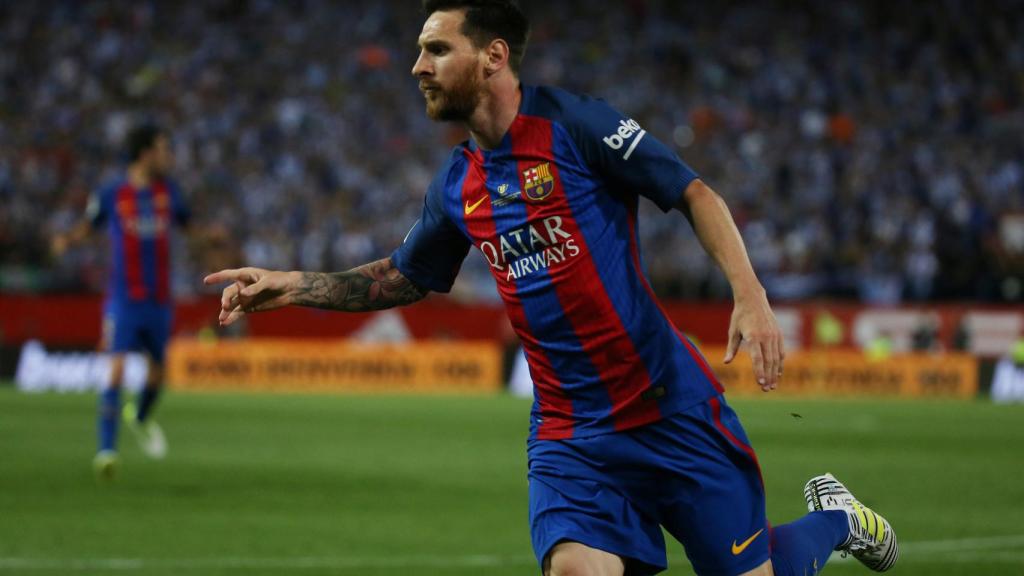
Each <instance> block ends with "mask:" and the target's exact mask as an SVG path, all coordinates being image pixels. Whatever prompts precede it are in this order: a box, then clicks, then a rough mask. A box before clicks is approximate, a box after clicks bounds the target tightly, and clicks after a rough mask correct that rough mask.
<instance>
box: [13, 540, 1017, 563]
mask: <svg viewBox="0 0 1024 576" xmlns="http://www.w3.org/2000/svg"><path fill="white" fill-rule="evenodd" d="M1020 545H1024V534H1014V535H1006V536H991V537H979V538H957V539H951V540H930V541H928V540H926V541H920V542H905V543H901V544H900V556H901V557H907V556H910V557H913V558H914V559H915V561H927V560H928V559H929V558H936V557H937V558H936V561H942V562H949V561H957V562H976V561H978V560H985V559H988V560H993V561H998V562H1011V563H1024V549H1020V548H1016V549H1015V548H1013V547H1015V546H1020ZM1004 547H1010V549H1008V550H1006V549H1001V548H1004ZM946 553H950V554H956V556H954V557H953V558H948V557H947V556H946ZM673 559H674V558H673ZM853 560H854V558H853V557H852V556H847V557H846V558H841V557H840V556H839V555H838V554H835V555H833V557H832V559H831V560H830V561H829V562H830V563H833V562H835V563H843V562H850V561H853ZM534 563H535V560H534V558H533V557H532V556H526V555H520V556H499V555H488V554H469V555H461V556H458V555H456V556H441V555H433V556H426V555H424V556H415V555H414V556H394V555H389V556H387V557H383V556H380V557H376V556H374V557H371V556H350V557H340V556H339V557H295V558H259V557H250V558H243V557H226V558H216V557H213V558H167V559H155V558H69V559H63V560H62V559H53V558H2V557H0V570H24V571H31V570H61V571H64V572H84V571H89V570H109V571H125V572H137V571H143V570H153V569H178V570H200V569H211V568H219V569H238V570H254V569H278V570H302V569H307V570H308V569H335V570H344V569H358V568H383V569H388V568H393V569H396V570H398V569H409V568H446V567H447V568H456V569H457V568H467V569H468V568H493V567H501V566H531V565H533V564H534Z"/></svg>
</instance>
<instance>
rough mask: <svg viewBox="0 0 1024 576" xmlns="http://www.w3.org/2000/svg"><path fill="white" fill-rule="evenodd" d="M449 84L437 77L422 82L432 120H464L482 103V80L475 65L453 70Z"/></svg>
mask: <svg viewBox="0 0 1024 576" xmlns="http://www.w3.org/2000/svg"><path fill="white" fill-rule="evenodd" d="M453 72H454V74H453V75H452V78H451V80H450V81H449V82H448V83H447V84H442V83H441V82H438V81H437V79H433V80H431V81H422V82H420V91H422V92H423V96H424V98H426V104H427V116H428V117H429V118H430V119H431V120H440V121H445V122H463V121H466V120H468V119H469V117H470V115H471V114H472V113H473V111H474V110H476V107H477V106H478V105H479V104H480V94H481V91H482V88H483V87H482V83H483V82H482V80H481V79H480V78H479V76H478V71H477V70H476V68H475V66H465V67H463V68H462V69H461V70H456V71H453Z"/></svg>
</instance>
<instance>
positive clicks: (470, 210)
mask: <svg viewBox="0 0 1024 576" xmlns="http://www.w3.org/2000/svg"><path fill="white" fill-rule="evenodd" d="M487 198H489V196H487V195H484V196H483V197H481V198H480V199H479V200H477V201H476V202H475V203H474V204H470V203H469V200H466V216H469V215H470V214H472V213H473V210H476V208H477V206H479V205H480V204H483V201H484V200H487Z"/></svg>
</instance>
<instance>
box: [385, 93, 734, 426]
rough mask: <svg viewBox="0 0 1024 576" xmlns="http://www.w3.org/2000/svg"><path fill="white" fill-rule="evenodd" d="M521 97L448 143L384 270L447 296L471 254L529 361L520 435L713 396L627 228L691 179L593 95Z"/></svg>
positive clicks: (630, 419) (633, 421)
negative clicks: (492, 137) (391, 268)
mask: <svg viewBox="0 0 1024 576" xmlns="http://www.w3.org/2000/svg"><path fill="white" fill-rule="evenodd" d="M522 92H523V97H522V103H521V105H520V110H519V114H518V115H517V116H516V118H515V120H514V121H513V122H512V126H511V127H510V128H509V130H508V132H507V133H506V134H505V136H504V139H503V140H502V142H501V145H500V146H499V147H497V148H495V149H493V150H482V149H480V148H479V147H478V146H476V145H475V143H474V142H472V141H471V140H470V141H467V142H464V143H462V144H461V145H459V146H456V147H455V149H454V150H453V151H452V154H451V155H450V157H449V158H448V161H447V162H446V163H445V165H444V167H442V169H441V170H440V171H439V172H438V173H437V175H436V177H435V179H434V180H433V182H432V183H431V185H430V187H429V189H428V191H427V196H426V199H425V202H424V207H423V214H422V217H421V218H420V220H419V221H418V222H417V223H416V225H415V226H413V229H412V230H411V231H410V233H409V235H408V236H407V237H406V239H405V242H404V243H403V244H402V246H401V247H399V248H398V250H396V251H395V252H394V254H393V255H392V261H393V262H394V264H395V266H396V267H397V268H398V269H399V270H400V271H401V272H402V273H403V274H404V275H405V276H406V277H407V278H409V279H410V280H412V281H413V282H414V283H416V284H418V285H421V286H423V287H426V288H430V289H431V290H434V291H439V292H447V291H448V290H450V289H451V286H452V283H453V281H454V279H455V276H456V275H457V274H458V271H459V268H460V266H461V263H462V261H463V259H464V258H465V256H466V254H467V253H468V251H469V247H470V246H475V247H476V248H477V249H479V250H480V252H481V253H482V254H483V256H484V258H486V259H487V262H488V263H489V264H490V270H491V273H492V274H493V276H494V280H495V282H497V285H498V292H499V293H500V295H501V297H502V299H503V300H504V303H505V306H506V308H507V310H508V315H509V317H510V319H511V321H512V326H513V328H514V329H515V331H516V333H517V334H518V335H519V338H520V340H521V341H522V344H523V349H524V351H525V353H526V358H527V360H528V363H529V366H530V374H531V377H532V379H533V382H534V398H535V401H534V405H533V409H532V412H531V426H530V429H531V431H530V434H531V437H536V438H540V439H557V438H572V437H584V436H591V435H596V434H602V433H607V432H611V431H616V430H624V429H628V428H632V427H636V426H641V425H644V424H648V423H651V422H654V421H657V420H659V419H661V418H663V417H666V416H669V415H672V414H675V413H677V412H679V411H681V410H685V409H686V408H688V407H690V406H692V405H694V404H697V403H699V402H702V401H704V400H706V399H708V398H710V397H712V396H714V395H716V394H718V393H719V392H720V391H721V387H720V385H719V383H718V382H717V380H716V379H715V376H714V374H713V373H712V372H711V369H710V368H709V367H708V365H707V363H706V362H705V361H704V359H703V357H702V356H701V355H700V353H699V352H698V351H697V350H696V348H695V347H694V346H693V344H692V343H691V342H690V341H689V340H688V339H687V338H686V337H685V336H684V335H683V334H681V333H680V332H679V331H678V330H676V328H675V327H674V326H673V325H672V323H671V322H670V321H669V319H668V318H667V316H666V315H665V313H664V311H663V310H662V309H661V308H660V306H659V304H658V302H657V299H656V297H655V295H654V293H653V291H652V290H651V288H650V285H649V283H648V281H647V278H646V276H645V274H644V271H643V266H642V264H641V261H642V260H641V255H640V245H639V242H638V234H637V221H636V216H637V205H638V200H639V196H641V195H642V196H645V197H647V198H649V199H651V200H653V201H654V202H655V203H656V204H657V205H658V206H659V207H660V208H661V209H662V210H664V211H666V212H667V211H669V210H670V209H671V208H672V207H673V206H674V205H675V204H676V203H677V201H678V200H679V199H680V198H681V197H682V193H683V191H684V190H685V189H686V187H687V185H688V184H689V183H690V182H692V181H693V180H694V179H695V178H697V175H696V174H695V173H694V172H693V171H692V170H691V169H690V168H689V167H688V166H686V164H684V163H683V161H682V160H680V159H679V158H678V156H676V155H675V154H674V153H673V152H672V151H671V150H669V149H668V148H667V147H665V146H664V145H663V144H661V143H660V142H658V141H657V140H656V139H655V138H654V137H652V136H651V135H650V134H648V133H647V132H646V131H644V129H643V128H641V127H640V125H639V124H638V123H637V122H635V121H633V120H631V119H629V118H627V117H625V116H623V115H622V114H620V113H618V112H617V111H615V110H614V109H613V108H612V107H610V106H609V105H608V104H606V103H605V102H604V101H602V100H598V99H593V98H589V97H584V96H577V95H573V94H570V93H568V92H565V91H562V90H558V89H554V88H548V87H528V86H524V87H523V88H522Z"/></svg>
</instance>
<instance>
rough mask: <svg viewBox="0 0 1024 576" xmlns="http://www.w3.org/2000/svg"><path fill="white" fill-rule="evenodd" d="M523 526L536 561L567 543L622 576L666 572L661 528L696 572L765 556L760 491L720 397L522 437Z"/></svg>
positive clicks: (755, 562)
mask: <svg viewBox="0 0 1024 576" xmlns="http://www.w3.org/2000/svg"><path fill="white" fill-rule="evenodd" d="M527 454H528V457H529V467H530V472H529V478H530V529H531V535H532V538H533V549H534V553H535V554H536V555H537V561H538V562H540V563H541V564H542V565H543V560H544V557H545V556H547V554H548V553H549V552H550V551H551V549H552V548H553V547H554V546H555V544H557V543H558V542H561V541H564V540H571V541H574V542H580V543H582V544H585V545H587V546H590V547H592V548H598V549H601V550H605V551H607V552H611V553H613V554H617V555H619V556H621V557H623V558H625V559H626V561H627V563H626V574H627V575H633V574H654V573H656V572H660V571H661V570H664V569H665V568H666V567H667V560H666V557H665V541H664V538H663V536H662V532H661V527H660V526H664V527H665V529H666V530H667V531H668V532H669V533H670V534H672V536H673V537H674V538H676V539H677V540H679V541H680V542H682V543H683V545H684V547H685V548H686V555H687V557H689V559H690V562H691V564H693V568H694V570H696V572H697V574H700V575H702V576H704V575H714V574H739V573H742V572H745V571H747V570H751V569H753V568H756V567H757V566H759V565H760V564H762V563H764V562H765V561H766V560H768V557H769V550H768V540H769V535H768V524H767V520H766V518H765V499H764V485H763V483H762V481H761V472H760V468H759V466H758V464H757V458H756V456H755V455H754V451H753V450H752V449H751V448H750V443H749V441H748V440H747V436H746V434H745V433H744V432H743V428H742V427H741V426H740V422H739V419H738V418H737V417H736V414H735V413H734V412H733V411H732V409H731V408H729V406H728V405H727V404H726V403H725V399H724V398H722V397H721V396H718V397H715V398H711V399H710V400H708V401H706V402H703V403H701V404H698V405H697V406H694V407H692V408H689V409H687V410H685V411H683V412H681V413H679V414H676V415H674V416H668V417H666V418H665V419H663V420H661V421H659V422H655V423H653V424H649V425H647V426H642V427H639V428H634V429H631V430H626V431H623V432H616V433H611V434H602V435H600V436H592V437H589V438H577V439H570V440H531V441H530V443H529V446H528V450H527Z"/></svg>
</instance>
